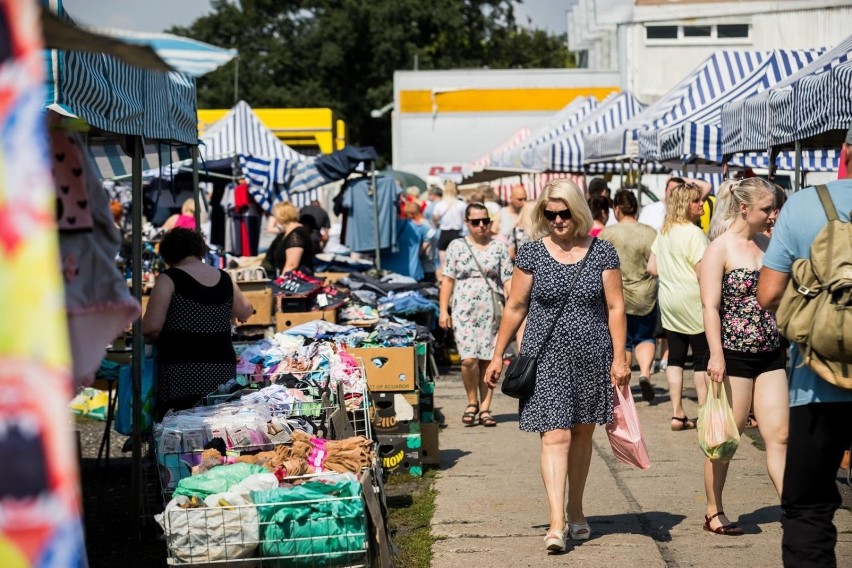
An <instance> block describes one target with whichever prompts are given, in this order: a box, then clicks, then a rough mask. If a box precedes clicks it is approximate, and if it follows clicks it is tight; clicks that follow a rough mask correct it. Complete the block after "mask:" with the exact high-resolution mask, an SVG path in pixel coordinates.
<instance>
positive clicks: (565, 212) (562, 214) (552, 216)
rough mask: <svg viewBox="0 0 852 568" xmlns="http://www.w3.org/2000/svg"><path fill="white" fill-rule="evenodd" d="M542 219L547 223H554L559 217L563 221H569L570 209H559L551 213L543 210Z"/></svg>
mask: <svg viewBox="0 0 852 568" xmlns="http://www.w3.org/2000/svg"><path fill="white" fill-rule="evenodd" d="M543 213H544V218H545V219H547V220H548V221H556V218H557V217H559V218H560V219H562V220H563V221H568V220H570V219H571V210H570V209H560V210H559V211H551V210H549V209H545V210H544V211H543Z"/></svg>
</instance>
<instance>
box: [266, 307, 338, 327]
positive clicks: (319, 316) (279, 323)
mask: <svg viewBox="0 0 852 568" xmlns="http://www.w3.org/2000/svg"><path fill="white" fill-rule="evenodd" d="M316 320H325V321H327V322H331V323H335V322H336V321H337V310H314V311H311V312H292V313H281V312H279V313H277V314H275V331H284V330H285V329H290V328H291V327H295V326H297V325H302V324H303V323H307V322H309V321H316Z"/></svg>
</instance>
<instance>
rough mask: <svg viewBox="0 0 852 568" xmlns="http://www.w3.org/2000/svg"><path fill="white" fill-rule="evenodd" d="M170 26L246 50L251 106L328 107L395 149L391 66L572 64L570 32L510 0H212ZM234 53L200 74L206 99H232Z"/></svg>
mask: <svg viewBox="0 0 852 568" xmlns="http://www.w3.org/2000/svg"><path fill="white" fill-rule="evenodd" d="M212 8H213V11H212V13H210V14H208V15H206V16H203V17H201V18H199V19H198V20H196V21H195V22H194V23H193V24H192V25H191V26H189V27H186V28H182V27H178V28H173V29H171V30H169V31H170V32H171V33H175V34H178V35H182V36H188V37H192V38H195V39H198V40H200V41H204V42H207V43H210V44H213V45H218V46H221V47H227V48H234V49H237V50H238V51H239V53H240V64H239V73H238V77H239V79H238V81H239V97H240V98H241V99H245V100H246V101H248V103H249V104H251V105H252V106H254V107H260V108H262V107H330V108H332V109H333V110H334V111H335V113H336V114H337V115H338V116H339V117H340V118H342V119H343V120H345V121H346V123H347V125H348V127H349V140H350V143H352V144H356V145H373V146H376V148H377V150H378V151H379V153H380V154H382V155H383V156H384V157H385V158H389V157H390V120H389V115H387V116H386V117H384V118H383V119H373V118H371V117H370V110H371V109H375V108H380V107H382V106H384V105H385V104H387V103H388V102H390V101H391V100H393V72H394V71H395V70H400V69H412V68H413V65H414V61H415V58H416V60H417V65H418V68H419V69H422V70H426V69H457V68H481V67H488V68H491V69H506V68H553V67H557V68H558V67H563V68H564V67H569V66H573V61H572V60H571V59H570V55H569V53H568V52H567V50H566V48H565V41H564V40H565V38H564V36H563V37H559V36H553V35H549V34H547V33H545V32H543V31H541V30H531V29H528V28H526V27H522V26H519V25H518V24H517V22H516V21H515V15H514V12H513V9H512V2H511V1H510V0H440V1H424V0H240V1H239V2H234V1H233V0H231V1H228V0H214V1H213V2H212ZM234 65H235V64H234V63H230V64H228V65H226V66H225V67H223V68H221V69H219V70H218V71H216V72H214V73H211V74H210V75H207V76H206V77H203V78H201V79H200V80H199V81H198V103H199V107H201V108H221V107H225V108H228V107H230V106H232V105H233V103H234V102H235V101H234V75H235V73H234Z"/></svg>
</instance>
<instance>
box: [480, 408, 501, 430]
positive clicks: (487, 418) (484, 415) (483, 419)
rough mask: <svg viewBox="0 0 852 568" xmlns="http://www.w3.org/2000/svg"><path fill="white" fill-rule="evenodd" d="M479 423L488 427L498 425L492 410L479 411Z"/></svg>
mask: <svg viewBox="0 0 852 568" xmlns="http://www.w3.org/2000/svg"><path fill="white" fill-rule="evenodd" d="M479 423H480V424H481V425H482V426H485V427H486V428H493V427H494V426H497V421H496V420H494V415H493V414H491V411H490V410H483V411H481V412H480V413H479Z"/></svg>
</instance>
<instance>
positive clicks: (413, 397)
mask: <svg viewBox="0 0 852 568" xmlns="http://www.w3.org/2000/svg"><path fill="white" fill-rule="evenodd" d="M370 421H371V422H372V423H373V429H374V430H375V431H376V433H378V434H419V433H420V393H419V392H417V391H414V392H374V391H370Z"/></svg>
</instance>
